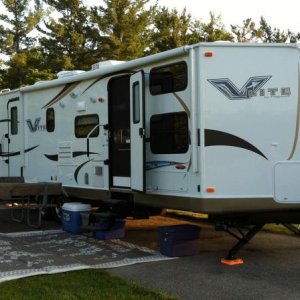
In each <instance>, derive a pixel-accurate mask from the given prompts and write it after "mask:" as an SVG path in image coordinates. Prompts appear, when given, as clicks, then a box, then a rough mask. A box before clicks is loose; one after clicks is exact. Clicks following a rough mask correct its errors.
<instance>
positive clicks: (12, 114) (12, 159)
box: [6, 97, 23, 176]
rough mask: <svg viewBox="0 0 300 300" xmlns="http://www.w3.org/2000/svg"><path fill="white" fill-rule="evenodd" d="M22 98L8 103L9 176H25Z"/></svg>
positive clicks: (13, 99)
mask: <svg viewBox="0 0 300 300" xmlns="http://www.w3.org/2000/svg"><path fill="white" fill-rule="evenodd" d="M21 108H22V107H21V103H20V98H19V97H16V98H12V99H9V101H8V103H7V117H8V119H9V120H10V121H9V123H8V128H7V135H6V136H7V139H8V146H7V153H8V154H7V162H8V174H7V175H8V176H23V174H22V173H23V171H22V166H23V164H22V161H23V149H22V148H23V147H22V145H23V144H22V141H23V139H22V133H23V126H22V125H23V122H22V119H21V118H22V114H21Z"/></svg>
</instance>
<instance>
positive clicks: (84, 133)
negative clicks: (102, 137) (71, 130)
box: [75, 115, 99, 138]
mask: <svg viewBox="0 0 300 300" xmlns="http://www.w3.org/2000/svg"><path fill="white" fill-rule="evenodd" d="M97 125H99V117H98V115H85V116H78V117H76V118H75V136H76V137H77V138H86V137H88V136H89V137H97V136H98V135H99V126H98V127H96V126H97Z"/></svg>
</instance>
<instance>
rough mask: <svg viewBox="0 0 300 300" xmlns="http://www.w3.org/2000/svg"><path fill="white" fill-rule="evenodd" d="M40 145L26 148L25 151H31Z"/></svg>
mask: <svg viewBox="0 0 300 300" xmlns="http://www.w3.org/2000/svg"><path fill="white" fill-rule="evenodd" d="M38 146H39V145H36V146H33V147H31V148H28V149H25V151H24V152H25V153H27V152H30V151H31V150H33V149H35V148H37V147H38Z"/></svg>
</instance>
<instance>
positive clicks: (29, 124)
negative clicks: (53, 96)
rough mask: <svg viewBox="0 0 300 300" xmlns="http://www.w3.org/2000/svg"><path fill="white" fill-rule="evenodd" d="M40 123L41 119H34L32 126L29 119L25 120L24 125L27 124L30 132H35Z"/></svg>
mask: <svg viewBox="0 0 300 300" xmlns="http://www.w3.org/2000/svg"><path fill="white" fill-rule="evenodd" d="M40 121H41V118H36V119H35V120H34V124H32V122H31V120H30V119H27V120H26V123H27V125H28V128H29V130H30V131H31V132H36V131H37V129H38V127H39V125H40Z"/></svg>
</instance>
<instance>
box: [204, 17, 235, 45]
mask: <svg viewBox="0 0 300 300" xmlns="http://www.w3.org/2000/svg"><path fill="white" fill-rule="evenodd" d="M200 36H201V39H202V40H204V41H206V42H215V41H233V36H232V34H231V33H230V32H229V31H227V30H226V29H225V25H224V24H223V22H222V19H221V16H220V15H219V16H216V15H215V14H214V13H212V12H210V20H209V22H208V23H207V24H202V26H201V32H200Z"/></svg>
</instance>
